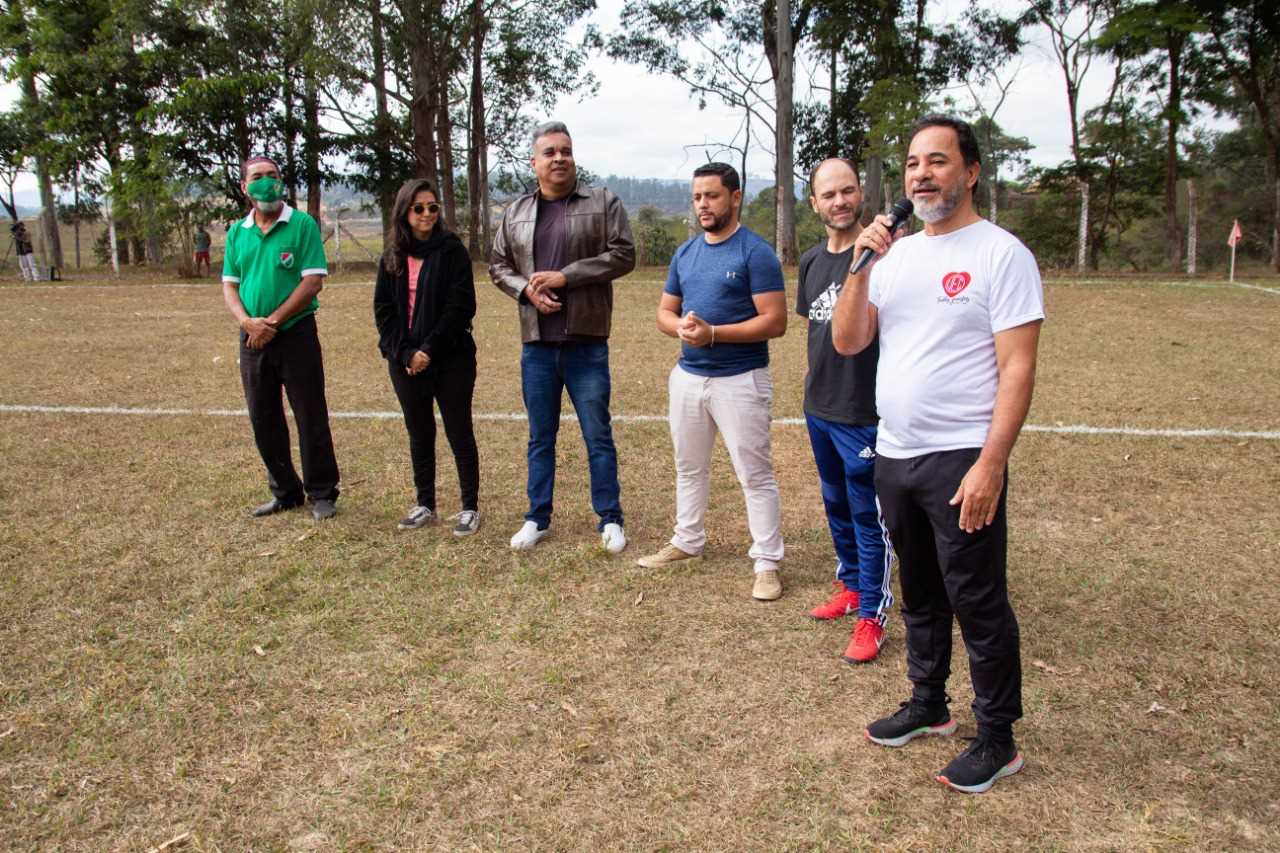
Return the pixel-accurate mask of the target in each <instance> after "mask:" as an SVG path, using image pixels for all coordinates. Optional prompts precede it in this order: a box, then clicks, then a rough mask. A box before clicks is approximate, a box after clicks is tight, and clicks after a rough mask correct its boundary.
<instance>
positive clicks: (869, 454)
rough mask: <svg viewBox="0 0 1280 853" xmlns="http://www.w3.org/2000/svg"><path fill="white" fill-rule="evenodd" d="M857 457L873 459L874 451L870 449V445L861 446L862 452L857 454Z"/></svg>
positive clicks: (874, 456)
mask: <svg viewBox="0 0 1280 853" xmlns="http://www.w3.org/2000/svg"><path fill="white" fill-rule="evenodd" d="M858 458H859V459H875V458H876V452H875V451H874V450H872V449H871V448H870V447H864V448H862V452H861V453H859V454H858Z"/></svg>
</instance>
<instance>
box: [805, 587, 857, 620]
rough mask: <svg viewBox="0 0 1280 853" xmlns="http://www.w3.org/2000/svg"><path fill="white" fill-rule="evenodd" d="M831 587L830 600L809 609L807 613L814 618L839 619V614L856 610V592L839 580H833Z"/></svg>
mask: <svg viewBox="0 0 1280 853" xmlns="http://www.w3.org/2000/svg"><path fill="white" fill-rule="evenodd" d="M832 587H833V591H832V593H831V598H830V600H828V601H827V603H826V604H819V605H818V606H817V607H815V608H813V609H812V610H810V611H809V615H810V616H812V617H813V618H814V619H839V618H840V617H841V616H848V615H849V614H850V613H857V612H858V593H856V592H854V591H853V590H851V589H849V588H848V587H846V586H845V585H844V583H842V582H841V581H835V582H834V583H832Z"/></svg>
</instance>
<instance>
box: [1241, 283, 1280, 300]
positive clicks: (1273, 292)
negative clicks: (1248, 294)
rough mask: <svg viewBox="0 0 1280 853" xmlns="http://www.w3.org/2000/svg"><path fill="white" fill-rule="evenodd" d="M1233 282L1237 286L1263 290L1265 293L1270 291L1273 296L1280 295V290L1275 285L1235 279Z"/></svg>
mask: <svg viewBox="0 0 1280 853" xmlns="http://www.w3.org/2000/svg"><path fill="white" fill-rule="evenodd" d="M1231 284H1234V285H1235V286H1236V287H1247V288H1249V289H1250V290H1261V291H1262V292H1263V293H1270V294H1271V295H1272V296H1280V290H1277V289H1276V288H1274V287H1263V286H1262V285H1260V284H1245V283H1244V282H1243V281H1233V282H1231Z"/></svg>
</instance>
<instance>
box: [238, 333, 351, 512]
mask: <svg viewBox="0 0 1280 853" xmlns="http://www.w3.org/2000/svg"><path fill="white" fill-rule="evenodd" d="M246 340H248V336H247V335H245V334H244V333H243V332H241V333H240V381H241V382H243V383H244V399H245V402H246V403H247V404H248V406H249V422H250V423H251V424H252V425H253V440H254V442H255V443H257V445H258V453H259V454H261V455H262V462H263V464H264V465H266V466H267V483H268V484H269V485H270V486H271V494H273V495H275V496H276V497H277V498H278V499H280V500H282V501H286V502H289V503H301V502H302V499H303V496H304V495H305V496H306V497H308V498H311V500H313V501H314V500H320V499H322V498H327V499H328V500H337V498H338V460H337V459H335V458H334V455H333V437H332V436H331V435H330V433H329V406H328V404H327V403H326V402H325V398H324V361H323V359H322V358H321V354H320V336H319V335H318V334H317V333H316V319H315V316H314V315H311V316H307V317H303V318H302V319H301V320H299V321H298V322H297V324H296V325H294V326H293V327H292V328H290V329H288V330H287V331H282V332H277V333H276V336H275V337H274V338H272V339H271V343H269V344H267V345H266V346H265V347H263V348H262V349H249V347H248V346H246V345H245V341H246ZM282 385H283V386H284V391H285V393H286V394H288V395H289V407H290V408H291V409H293V417H294V420H296V421H297V423H298V444H299V445H300V448H301V451H302V479H301V480H299V479H298V474H297V472H296V471H295V470H294V467H293V458H292V456H291V455H290V452H289V423H288V421H286V420H285V417H284V401H283V400H282V399H281V395H280V387H281V386H282Z"/></svg>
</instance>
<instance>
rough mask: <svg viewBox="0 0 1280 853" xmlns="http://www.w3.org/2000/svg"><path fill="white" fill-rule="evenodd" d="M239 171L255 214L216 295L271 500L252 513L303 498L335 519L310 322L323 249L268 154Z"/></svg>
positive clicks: (235, 240)
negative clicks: (236, 336)
mask: <svg viewBox="0 0 1280 853" xmlns="http://www.w3.org/2000/svg"><path fill="white" fill-rule="evenodd" d="M240 172H241V188H242V189H243V190H244V193H245V195H246V196H247V197H248V198H249V199H250V201H251V202H252V205H253V209H252V210H251V211H250V212H249V215H248V216H246V217H245V218H244V220H243V221H241V222H239V223H237V224H235V225H233V226H231V229H230V230H229V231H228V232H227V246H226V255H225V258H224V259H223V264H222V296H223V299H224V300H225V301H226V303H227V308H228V310H230V311H231V314H232V316H234V317H235V318H236V322H237V323H239V324H240V380H241V382H242V383H243V384H244V397H245V402H246V403H247V404H248V407H249V422H250V423H251V424H252V425H253V438H254V441H255V442H256V443H257V445H258V452H259V453H260V454H261V455H262V461H263V464H265V465H266V467H267V483H268V485H269V486H270V487H271V494H272V498H271V500H269V501H267V502H266V503H265V504H262V505H261V506H259V507H257V508H255V509H254V510H253V513H252V514H253V515H254V516H255V517H260V516H264V515H273V514H275V513H277V512H282V511H284V510H287V509H293V508H294V507H298V506H301V505H302V504H303V502H304V500H307V499H309V500H310V501H311V514H312V515H313V516H314V517H315V518H316V520H317V521H320V520H322V519H326V518H332V517H333V516H334V515H335V514H337V507H336V506H335V505H334V502H335V501H336V500H337V499H338V462H337V460H336V459H335V458H334V455H333V438H332V436H331V435H330V433H329V407H328V404H327V403H326V401H325V396H324V362H323V359H322V358H321V353H320V337H319V335H318V334H317V332H316V319H315V313H316V309H317V308H319V307H320V302H319V300H318V299H316V294H318V293H319V292H320V288H321V287H323V286H324V277H325V276H326V275H328V268H327V266H326V264H325V257H324V244H323V242H322V241H321V239H320V229H319V227H318V226H317V225H316V221H315V220H314V219H312V218H311V217H310V216H308V215H307V214H305V213H303V212H302V211H300V210H294V209H293V208H291V207H290V206H289V205H287V204H285V203H284V201H283V196H284V184H283V182H282V181H281V180H280V169H279V168H278V167H277V166H276V164H275V163H274V162H273V161H272V160H271V159H270V158H269V157H262V156H257V157H250V158H249V159H248V160H246V161H245V162H244V165H243V166H242V167H241V170H240ZM282 386H283V388H284V392H285V393H286V394H288V396H289V405H290V407H291V408H292V409H293V415H294V418H295V420H297V422H298V444H299V445H300V447H301V451H302V479H301V480H300V479H298V474H297V471H295V470H294V467H293V458H292V456H291V454H290V450H289V425H288V422H287V421H286V420H285V416H284V403H283V401H282V400H281V394H280V389H281V387H282Z"/></svg>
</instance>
